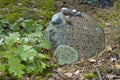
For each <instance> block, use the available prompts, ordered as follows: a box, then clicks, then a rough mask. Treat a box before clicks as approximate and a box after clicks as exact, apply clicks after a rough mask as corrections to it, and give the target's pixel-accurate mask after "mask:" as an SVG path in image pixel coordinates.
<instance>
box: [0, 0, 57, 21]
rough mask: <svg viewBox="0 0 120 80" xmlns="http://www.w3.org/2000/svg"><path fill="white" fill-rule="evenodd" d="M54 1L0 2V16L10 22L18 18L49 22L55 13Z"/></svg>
mask: <svg viewBox="0 0 120 80" xmlns="http://www.w3.org/2000/svg"><path fill="white" fill-rule="evenodd" d="M55 1H56V0H23V1H22V0H16V1H14V0H0V12H1V13H0V14H2V15H4V18H8V19H10V20H11V22H14V21H15V20H17V19H19V18H21V17H22V18H25V19H31V18H32V19H35V20H38V19H41V18H39V17H41V16H42V18H43V19H44V20H45V22H46V21H49V20H50V19H51V17H52V15H53V14H54V12H55V11H56V8H55V7H54V3H55Z"/></svg>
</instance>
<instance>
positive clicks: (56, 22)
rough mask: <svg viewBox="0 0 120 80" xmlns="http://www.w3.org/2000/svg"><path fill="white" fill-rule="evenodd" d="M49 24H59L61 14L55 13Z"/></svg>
mask: <svg viewBox="0 0 120 80" xmlns="http://www.w3.org/2000/svg"><path fill="white" fill-rule="evenodd" d="M51 22H52V24H59V23H61V22H62V19H61V13H57V14H55V15H53V17H52V20H51Z"/></svg>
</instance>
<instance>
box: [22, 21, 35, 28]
mask: <svg viewBox="0 0 120 80" xmlns="http://www.w3.org/2000/svg"><path fill="white" fill-rule="evenodd" d="M34 23H35V22H34V21H33V20H25V21H24V22H22V23H21V24H22V26H23V27H31V26H34Z"/></svg>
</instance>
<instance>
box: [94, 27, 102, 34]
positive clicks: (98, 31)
mask: <svg viewBox="0 0 120 80" xmlns="http://www.w3.org/2000/svg"><path fill="white" fill-rule="evenodd" d="M95 30H96V32H97V33H103V31H102V30H101V29H100V28H95Z"/></svg>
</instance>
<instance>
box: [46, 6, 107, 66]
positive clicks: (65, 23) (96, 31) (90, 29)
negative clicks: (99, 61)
mask: <svg viewBox="0 0 120 80" xmlns="http://www.w3.org/2000/svg"><path fill="white" fill-rule="evenodd" d="M46 37H47V39H48V40H49V41H50V42H51V45H52V51H53V53H54V56H55V57H56V58H57V60H58V63H59V64H60V65H63V64H71V63H72V62H74V61H76V60H78V59H80V58H81V57H82V58H90V57H92V56H94V55H96V54H97V53H99V52H100V50H101V49H102V48H104V45H105V36H104V31H103V29H102V28H101V27H100V26H99V25H98V24H97V22H96V20H94V19H93V18H91V17H90V16H88V15H87V14H84V13H81V12H79V11H78V12H77V11H76V10H70V9H67V8H62V9H61V12H58V13H57V14H55V15H54V16H53V17H52V20H51V22H50V24H49V26H48V29H47V31H46ZM60 45H62V48H63V49H61V46H60ZM59 46H60V47H59ZM66 46H67V48H66ZM68 46H69V47H70V49H71V47H72V50H71V51H70V50H69V49H68V48H69V47H68ZM64 48H66V49H64ZM74 50H76V51H77V52H76V51H74ZM76 54H78V55H77V56H76ZM70 55H71V57H70ZM64 56H66V57H64ZM67 56H68V57H67ZM63 58H64V59H63ZM68 58H69V59H68ZM70 58H71V59H70ZM71 60H73V61H71Z"/></svg>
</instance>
